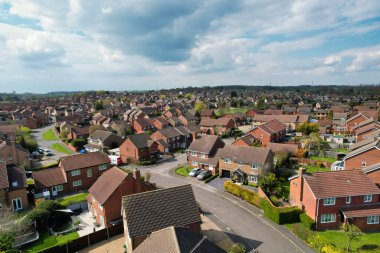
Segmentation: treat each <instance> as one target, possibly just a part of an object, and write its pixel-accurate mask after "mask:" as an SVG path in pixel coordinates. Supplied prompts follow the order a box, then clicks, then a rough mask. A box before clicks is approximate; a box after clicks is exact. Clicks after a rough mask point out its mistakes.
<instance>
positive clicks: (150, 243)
mask: <svg viewBox="0 0 380 253" xmlns="http://www.w3.org/2000/svg"><path fill="white" fill-rule="evenodd" d="M146 252H150V253H162V252H165V253H188V252H207V253H226V251H224V250H223V249H221V248H219V247H218V246H216V245H214V244H213V243H212V242H211V241H209V240H208V239H207V238H206V237H204V236H202V235H200V234H199V233H195V232H193V231H192V230H191V229H189V228H183V227H176V226H170V227H167V228H164V229H161V230H158V231H155V232H153V233H151V234H150V235H149V237H148V238H147V239H145V240H144V241H143V242H142V243H141V244H140V245H139V246H138V247H137V248H136V249H135V250H134V251H133V253H146Z"/></svg>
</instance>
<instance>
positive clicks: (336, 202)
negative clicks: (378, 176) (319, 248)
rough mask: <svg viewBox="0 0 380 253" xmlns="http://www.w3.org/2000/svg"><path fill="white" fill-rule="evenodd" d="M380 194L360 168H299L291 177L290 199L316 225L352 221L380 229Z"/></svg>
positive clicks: (328, 226) (327, 226)
mask: <svg viewBox="0 0 380 253" xmlns="http://www.w3.org/2000/svg"><path fill="white" fill-rule="evenodd" d="M359 186H360V187H359ZM379 197H380V189H379V188H378V187H377V186H376V185H375V184H374V183H373V182H372V181H371V180H370V179H369V178H368V176H367V175H365V174H364V173H363V172H362V171H360V170H349V171H345V170H340V171H330V172H319V173H313V174H305V172H304V169H302V168H300V170H299V173H298V175H297V176H294V177H292V178H290V196H289V202H290V203H291V205H292V206H297V207H299V208H300V209H302V210H303V211H305V213H306V214H307V215H308V216H309V217H310V218H311V219H313V220H314V221H316V228H317V229H338V228H339V227H340V226H341V225H342V224H343V223H345V222H349V223H351V224H355V225H356V226H358V227H359V228H360V229H361V230H364V231H370V230H379V229H380V224H379V216H380V204H379V201H380V199H379Z"/></svg>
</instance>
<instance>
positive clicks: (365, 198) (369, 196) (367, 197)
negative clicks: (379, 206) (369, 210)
mask: <svg viewBox="0 0 380 253" xmlns="http://www.w3.org/2000/svg"><path fill="white" fill-rule="evenodd" d="M363 201H364V203H369V202H372V194H366V195H364V196H363Z"/></svg>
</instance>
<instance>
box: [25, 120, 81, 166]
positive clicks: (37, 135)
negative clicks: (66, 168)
mask: <svg viewBox="0 0 380 253" xmlns="http://www.w3.org/2000/svg"><path fill="white" fill-rule="evenodd" d="M49 129H52V130H53V131H54V132H55V129H54V125H49V126H45V127H42V128H37V129H33V131H32V133H31V136H32V137H33V138H34V139H35V140H36V141H37V143H38V146H39V147H40V148H45V149H49V150H50V151H51V152H52V153H53V154H54V155H53V156H50V157H48V158H46V157H44V159H43V161H41V164H43V165H47V164H52V163H54V162H56V161H58V160H59V159H60V158H61V157H65V156H68V155H67V154H65V153H61V152H58V151H57V150H55V149H52V148H51V145H52V144H54V143H59V144H61V145H62V146H64V147H65V144H64V143H63V142H62V141H61V140H54V141H47V140H44V139H43V138H42V135H43V133H44V132H46V131H48V130H49ZM73 153H74V152H73Z"/></svg>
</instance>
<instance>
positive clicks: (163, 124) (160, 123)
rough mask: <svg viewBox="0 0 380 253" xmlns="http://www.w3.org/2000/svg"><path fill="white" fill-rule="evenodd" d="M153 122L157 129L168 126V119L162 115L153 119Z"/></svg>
mask: <svg viewBox="0 0 380 253" xmlns="http://www.w3.org/2000/svg"><path fill="white" fill-rule="evenodd" d="M153 124H154V126H155V127H156V128H157V129H164V128H166V127H169V126H170V124H169V121H167V119H165V118H163V117H157V118H155V119H153Z"/></svg>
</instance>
